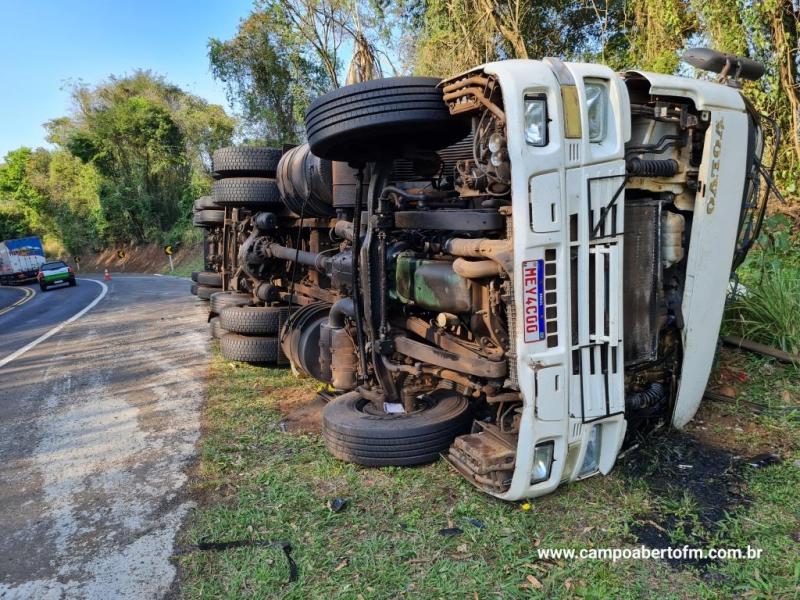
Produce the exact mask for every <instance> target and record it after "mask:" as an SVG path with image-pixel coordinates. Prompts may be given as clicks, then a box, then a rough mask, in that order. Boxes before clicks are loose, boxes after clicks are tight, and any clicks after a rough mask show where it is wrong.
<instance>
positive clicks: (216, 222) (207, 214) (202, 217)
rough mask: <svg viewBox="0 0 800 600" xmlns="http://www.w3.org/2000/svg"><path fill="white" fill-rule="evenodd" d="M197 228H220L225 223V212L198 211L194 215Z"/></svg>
mask: <svg viewBox="0 0 800 600" xmlns="http://www.w3.org/2000/svg"><path fill="white" fill-rule="evenodd" d="M193 222H194V226H195V227H219V226H220V225H222V224H223V223H224V222H225V212H224V211H221V210H198V211H197V212H196V213H194V220H193Z"/></svg>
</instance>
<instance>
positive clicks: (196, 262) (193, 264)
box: [161, 252, 204, 277]
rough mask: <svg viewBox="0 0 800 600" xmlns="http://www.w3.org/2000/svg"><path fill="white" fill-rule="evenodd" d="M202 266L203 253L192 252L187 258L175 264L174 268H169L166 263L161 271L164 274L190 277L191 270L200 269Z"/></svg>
mask: <svg viewBox="0 0 800 600" xmlns="http://www.w3.org/2000/svg"><path fill="white" fill-rule="evenodd" d="M203 267H204V264H203V254H202V252H201V253H200V254H198V253H196V252H195V253H192V254H191V255H190V256H189V257H188V258H187V259H185V260H183V261H181V262H180V263H179V264H177V265H175V270H174V271H170V270H169V263H167V264H166V265H165V266H164V268H163V269H161V272H162V273H164V274H165V275H172V276H174V277H191V275H192V271H202V270H203Z"/></svg>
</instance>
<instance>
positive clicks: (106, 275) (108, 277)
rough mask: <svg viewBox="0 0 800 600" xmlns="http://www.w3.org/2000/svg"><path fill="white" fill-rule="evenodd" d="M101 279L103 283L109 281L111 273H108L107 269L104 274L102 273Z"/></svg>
mask: <svg viewBox="0 0 800 600" xmlns="http://www.w3.org/2000/svg"><path fill="white" fill-rule="evenodd" d="M103 279H104V280H105V281H111V273H109V272H108V269H106V270H105V272H104V273H103Z"/></svg>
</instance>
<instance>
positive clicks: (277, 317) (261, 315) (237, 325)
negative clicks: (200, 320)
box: [219, 306, 289, 335]
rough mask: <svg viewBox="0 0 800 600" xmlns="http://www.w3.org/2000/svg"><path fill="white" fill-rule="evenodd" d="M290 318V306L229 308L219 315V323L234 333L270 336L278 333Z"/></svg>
mask: <svg viewBox="0 0 800 600" xmlns="http://www.w3.org/2000/svg"><path fill="white" fill-rule="evenodd" d="M288 316H289V307H288V306H228V307H226V308H224V309H223V310H222V312H220V313H219V322H220V326H221V327H222V328H223V329H227V330H228V331H232V332H234V333H243V334H245V335H268V334H274V333H278V331H279V330H280V326H281V324H282V323H283V321H285V320H286V318H287V317H288Z"/></svg>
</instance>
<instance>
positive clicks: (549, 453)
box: [531, 442, 554, 483]
mask: <svg viewBox="0 0 800 600" xmlns="http://www.w3.org/2000/svg"><path fill="white" fill-rule="evenodd" d="M553 445H554V444H553V442H544V443H542V444H536V448H534V450H533V471H532V472H531V483H541V482H542V481H547V480H548V479H550V469H552V467H553Z"/></svg>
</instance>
